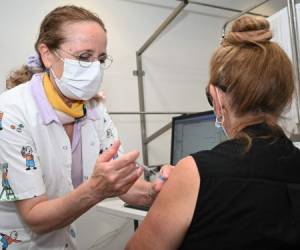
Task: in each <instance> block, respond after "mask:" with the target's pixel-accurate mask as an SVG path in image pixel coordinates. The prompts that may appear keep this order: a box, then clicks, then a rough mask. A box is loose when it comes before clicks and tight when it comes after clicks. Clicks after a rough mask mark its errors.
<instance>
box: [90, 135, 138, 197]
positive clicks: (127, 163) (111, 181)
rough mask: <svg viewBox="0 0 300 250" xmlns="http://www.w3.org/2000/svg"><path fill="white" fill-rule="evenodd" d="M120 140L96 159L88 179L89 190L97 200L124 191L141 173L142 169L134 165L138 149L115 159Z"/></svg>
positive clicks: (120, 193)
mask: <svg viewBox="0 0 300 250" xmlns="http://www.w3.org/2000/svg"><path fill="white" fill-rule="evenodd" d="M119 147H120V141H119V140H118V141H116V142H115V143H114V144H113V145H112V146H111V147H110V148H109V149H108V150H106V151H105V152H103V153H102V154H101V155H100V156H99V157H98V159H97V161H96V165H95V168H94V171H93V173H92V175H91V177H90V178H89V179H88V183H87V184H88V185H89V186H90V188H91V192H92V193H93V195H94V196H95V197H96V199H97V200H99V201H100V200H103V199H106V198H109V197H115V196H119V195H122V194H124V193H126V192H127V191H128V190H129V189H130V187H131V186H132V185H133V184H134V183H135V182H136V180H137V179H138V178H139V177H140V176H141V175H142V173H143V169H142V168H141V167H140V168H137V167H136V163H135V162H136V159H137V158H138V156H139V152H138V151H131V152H129V153H127V154H124V155H122V156H121V157H119V158H118V159H116V160H113V157H114V156H115V155H116V154H117V152H118V149H119Z"/></svg>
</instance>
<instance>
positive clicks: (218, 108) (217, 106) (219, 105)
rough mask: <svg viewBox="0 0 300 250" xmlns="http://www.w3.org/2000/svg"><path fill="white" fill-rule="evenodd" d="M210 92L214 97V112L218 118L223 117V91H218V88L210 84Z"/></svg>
mask: <svg viewBox="0 0 300 250" xmlns="http://www.w3.org/2000/svg"><path fill="white" fill-rule="evenodd" d="M209 92H210V94H211V96H212V99H213V106H214V110H215V113H216V115H217V116H222V115H223V114H222V109H223V108H224V107H223V103H224V100H223V95H222V93H221V92H222V91H220V90H218V89H217V87H215V86H214V85H212V84H210V85H209Z"/></svg>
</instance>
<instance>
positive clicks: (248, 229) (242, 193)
mask: <svg viewBox="0 0 300 250" xmlns="http://www.w3.org/2000/svg"><path fill="white" fill-rule="evenodd" d="M246 132H247V133H248V134H250V135H251V137H253V138H254V139H253V143H252V147H251V149H250V151H248V152H247V153H245V151H244V148H243V146H242V143H241V142H240V141H238V140H228V141H226V142H224V143H221V144H219V145H218V146H216V147H215V148H213V149H212V150H208V151H201V152H198V153H195V154H192V157H193V158H194V160H195V162H196V164H197V166H198V170H199V173H200V177H201V182H200V191H199V194H198V199H197V204H196V208H195V211H194V215H193V219H192V222H191V225H190V228H189V229H188V231H187V233H186V236H185V238H184V240H183V242H182V245H181V247H180V249H182V250H184V249H189V250H192V249H197V250H198V249H201V250H202V249H203V250H208V249H210V250H212V249H213V250H219V249H228V250H229V249H230V250H250V249H251V250H252V249H253V250H254V249H255V250H267V249H270V250H271V249H272V250H276V249H300V150H299V149H297V148H296V147H294V145H293V144H292V142H291V141H290V140H289V139H288V138H287V137H285V136H281V137H278V138H263V137H261V136H263V135H266V134H268V132H269V129H268V128H267V126H266V125H264V124H259V125H254V126H251V127H248V128H247V129H246Z"/></svg>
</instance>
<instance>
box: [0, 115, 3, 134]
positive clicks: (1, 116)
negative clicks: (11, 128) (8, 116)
mask: <svg viewBox="0 0 300 250" xmlns="http://www.w3.org/2000/svg"><path fill="white" fill-rule="evenodd" d="M2 118H3V112H2V111H0V130H2V129H3V126H2Z"/></svg>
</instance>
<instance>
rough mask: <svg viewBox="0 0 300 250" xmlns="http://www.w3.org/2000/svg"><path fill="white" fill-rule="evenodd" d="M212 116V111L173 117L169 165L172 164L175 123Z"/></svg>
mask: <svg viewBox="0 0 300 250" xmlns="http://www.w3.org/2000/svg"><path fill="white" fill-rule="evenodd" d="M212 114H213V115H214V111H213V110H209V111H203V112H198V113H193V114H183V115H180V116H174V117H173V118H172V135H171V136H172V137H171V158H170V163H171V164H173V161H172V160H173V157H174V155H173V151H174V133H175V123H176V121H179V120H185V119H190V118H194V117H199V116H205V115H212Z"/></svg>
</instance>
